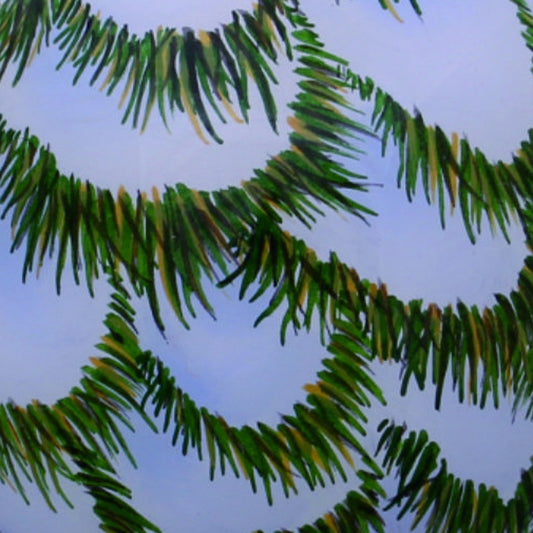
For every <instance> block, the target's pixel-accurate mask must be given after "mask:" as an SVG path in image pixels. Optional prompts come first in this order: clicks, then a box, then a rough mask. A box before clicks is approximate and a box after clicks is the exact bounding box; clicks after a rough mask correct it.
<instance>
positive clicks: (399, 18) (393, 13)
mask: <svg viewBox="0 0 533 533" xmlns="http://www.w3.org/2000/svg"><path fill="white" fill-rule="evenodd" d="M385 5H386V6H387V9H388V10H389V11H390V12H391V13H392V16H393V17H394V18H395V19H396V20H397V21H398V22H402V23H403V19H402V17H400V15H398V12H397V11H396V9H394V6H393V5H392V4H391V2H390V0H385Z"/></svg>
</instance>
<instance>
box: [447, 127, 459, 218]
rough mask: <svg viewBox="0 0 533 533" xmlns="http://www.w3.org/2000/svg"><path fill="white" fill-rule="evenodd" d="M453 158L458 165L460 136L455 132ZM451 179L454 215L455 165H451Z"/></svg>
mask: <svg viewBox="0 0 533 533" xmlns="http://www.w3.org/2000/svg"><path fill="white" fill-rule="evenodd" d="M451 148H452V156H453V159H454V161H453V163H457V164H458V161H459V135H457V133H456V132H455V131H454V132H453V133H452V145H451ZM448 168H449V174H448V175H449V178H450V194H451V197H452V198H451V202H452V208H451V212H452V214H453V210H454V208H455V202H456V200H457V173H456V172H455V170H454V165H449V166H448Z"/></svg>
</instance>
